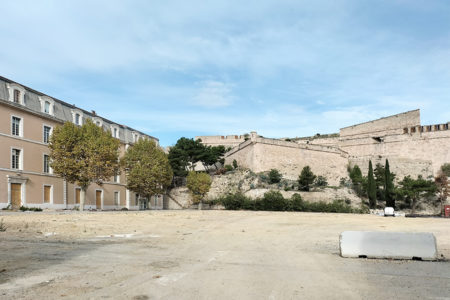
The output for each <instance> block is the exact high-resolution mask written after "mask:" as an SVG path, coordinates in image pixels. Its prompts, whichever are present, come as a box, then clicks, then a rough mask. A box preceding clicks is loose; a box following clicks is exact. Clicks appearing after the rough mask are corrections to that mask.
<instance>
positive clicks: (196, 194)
mask: <svg viewBox="0 0 450 300" xmlns="http://www.w3.org/2000/svg"><path fill="white" fill-rule="evenodd" d="M211 183H212V181H211V177H210V176H209V175H208V174H206V173H203V172H201V173H197V172H194V171H191V172H189V175H188V176H187V179H186V186H187V188H188V189H189V191H190V192H191V195H192V198H193V200H194V203H198V204H199V205H198V209H202V206H203V199H204V198H205V196H206V194H207V193H208V192H209V189H210V188H211Z"/></svg>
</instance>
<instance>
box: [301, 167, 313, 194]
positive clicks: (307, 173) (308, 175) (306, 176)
mask: <svg viewBox="0 0 450 300" xmlns="http://www.w3.org/2000/svg"><path fill="white" fill-rule="evenodd" d="M314 179H316V175H314V173H313V172H312V171H311V168H310V167H309V166H305V167H304V168H303V169H302V172H301V173H300V176H298V185H299V189H300V190H302V191H309V188H310V186H311V184H313V182H314Z"/></svg>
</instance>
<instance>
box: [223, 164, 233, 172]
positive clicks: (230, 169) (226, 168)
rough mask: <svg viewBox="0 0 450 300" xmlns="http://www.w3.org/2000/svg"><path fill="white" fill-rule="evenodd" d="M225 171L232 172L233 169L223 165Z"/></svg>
mask: <svg viewBox="0 0 450 300" xmlns="http://www.w3.org/2000/svg"><path fill="white" fill-rule="evenodd" d="M225 170H226V171H227V172H230V171H233V167H232V166H231V165H225Z"/></svg>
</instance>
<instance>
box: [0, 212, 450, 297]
mask: <svg viewBox="0 0 450 300" xmlns="http://www.w3.org/2000/svg"><path fill="white" fill-rule="evenodd" d="M0 219H3V223H4V225H5V226H6V227H7V230H6V231H5V232H0V299H298V298H304V299H344V298H345V299H386V298H388V299H390V298H397V299H450V262H449V261H447V260H443V261H438V262H422V261H392V260H374V259H348V258H342V257H340V256H339V234H340V233H341V232H342V231H345V230H379V231H407V232H432V233H434V234H435V236H436V238H437V242H438V249H439V255H443V256H444V257H445V258H450V219H437V218H420V219H419V218H415V219H414V218H384V217H380V216H374V215H345V214H315V213H293V212H279V213H278V212H245V211H236V212H235V211H191V210H185V211H145V212H41V213H37V212H34V213H22V212H17V213H11V212H1V213H0Z"/></svg>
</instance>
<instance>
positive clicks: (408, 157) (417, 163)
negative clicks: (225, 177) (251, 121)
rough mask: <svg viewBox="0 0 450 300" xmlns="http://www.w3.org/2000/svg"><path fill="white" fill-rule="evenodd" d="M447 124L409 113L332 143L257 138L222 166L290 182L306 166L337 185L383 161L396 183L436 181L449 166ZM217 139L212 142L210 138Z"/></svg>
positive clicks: (344, 132) (355, 129)
mask: <svg viewBox="0 0 450 300" xmlns="http://www.w3.org/2000/svg"><path fill="white" fill-rule="evenodd" d="M449 125H450V123H446V124H436V125H427V126H421V125H420V111H419V110H414V111H410V112H406V113H401V114H398V115H394V116H390V117H386V118H381V119H378V120H375V121H370V122H366V123H362V124H358V125H354V126H350V127H346V128H342V129H341V130H340V136H339V137H336V136H333V137H325V138H321V137H312V138H311V139H308V138H304V139H300V140H297V141H296V142H290V141H285V140H278V139H268V138H262V137H258V135H257V134H256V132H252V133H251V139H250V140H248V141H245V142H243V143H240V144H238V145H237V146H235V147H234V148H233V149H232V150H231V151H229V152H228V153H227V154H226V163H227V164H231V163H232V161H233V160H234V159H236V161H237V162H238V165H240V166H243V167H246V168H249V169H251V170H252V171H254V172H264V171H269V170H270V169H278V170H279V171H280V172H281V173H282V174H283V176H284V177H286V178H290V179H296V178H297V177H298V175H299V174H300V172H301V170H302V168H303V167H304V166H306V165H309V166H310V167H311V169H312V170H313V172H314V173H315V174H316V175H323V176H325V177H327V179H328V182H329V184H331V185H337V184H338V183H339V179H340V178H341V177H347V176H348V174H347V165H348V164H350V165H354V164H358V165H359V167H360V168H361V170H362V172H363V174H367V171H368V170H367V169H368V164H369V160H372V163H373V165H374V167H375V165H376V164H377V163H381V164H383V165H384V163H385V160H386V159H389V162H390V167H391V171H392V172H394V173H396V174H397V180H401V179H403V177H404V176H407V175H411V176H413V177H417V176H418V175H422V176H424V177H429V176H436V174H437V172H438V171H439V169H440V167H441V166H442V165H443V164H444V163H450V130H449ZM216 138H217V137H216Z"/></svg>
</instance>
